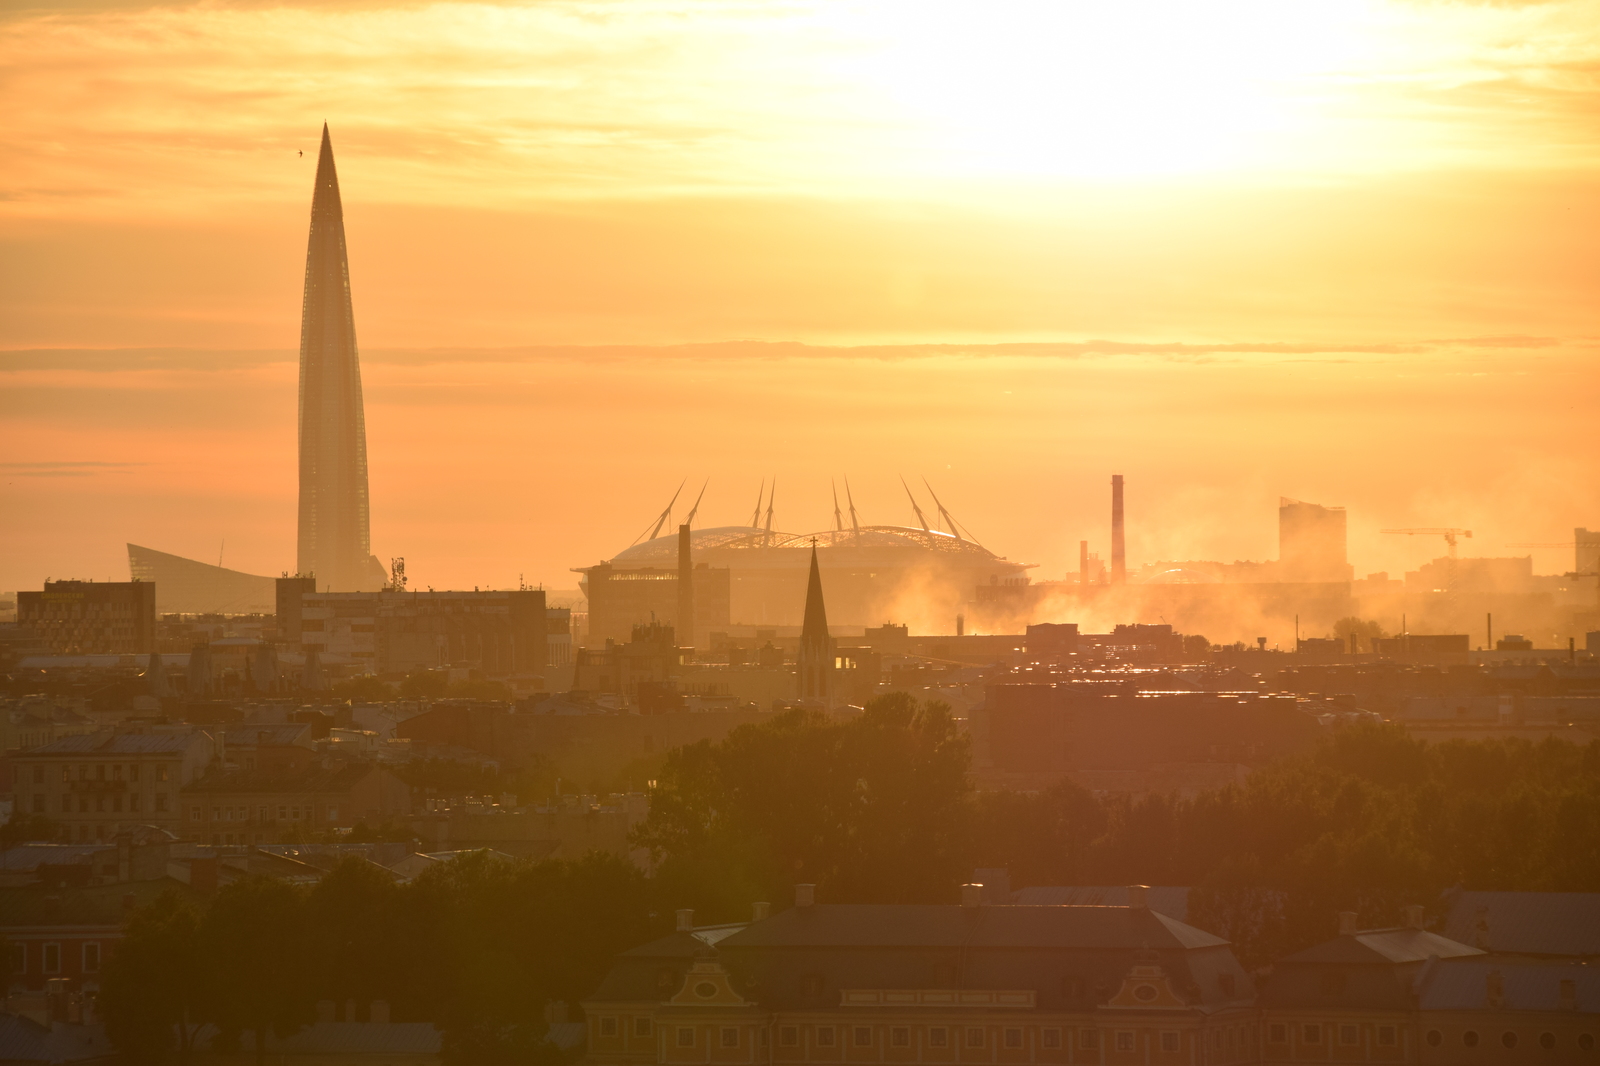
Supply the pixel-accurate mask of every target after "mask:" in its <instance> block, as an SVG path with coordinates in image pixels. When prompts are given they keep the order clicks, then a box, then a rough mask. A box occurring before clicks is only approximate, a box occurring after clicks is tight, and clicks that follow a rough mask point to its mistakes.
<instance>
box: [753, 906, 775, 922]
mask: <svg viewBox="0 0 1600 1066" xmlns="http://www.w3.org/2000/svg"><path fill="white" fill-rule="evenodd" d="M770 917H772V904H770V903H752V904H750V920H751V921H752V922H764V921H766V920H767V919H768V918H770Z"/></svg>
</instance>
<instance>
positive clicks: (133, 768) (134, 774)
mask: <svg viewBox="0 0 1600 1066" xmlns="http://www.w3.org/2000/svg"><path fill="white" fill-rule="evenodd" d="M128 780H129V781H137V780H139V764H138V763H132V764H130V765H129V766H128Z"/></svg>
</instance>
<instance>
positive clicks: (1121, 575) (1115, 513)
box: [1111, 474, 1128, 585]
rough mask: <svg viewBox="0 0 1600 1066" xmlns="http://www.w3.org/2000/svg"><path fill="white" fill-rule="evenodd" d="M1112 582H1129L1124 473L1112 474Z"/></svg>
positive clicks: (1123, 583)
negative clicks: (1124, 516)
mask: <svg viewBox="0 0 1600 1066" xmlns="http://www.w3.org/2000/svg"><path fill="white" fill-rule="evenodd" d="M1111 583H1112V584H1113V585H1126V584H1127V583H1128V549H1127V541H1126V537H1125V533H1124V529H1123V519H1122V475H1121V474H1112V475H1111Z"/></svg>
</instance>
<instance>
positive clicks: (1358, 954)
mask: <svg viewBox="0 0 1600 1066" xmlns="http://www.w3.org/2000/svg"><path fill="white" fill-rule="evenodd" d="M1482 954H1483V952H1482V951H1479V950H1478V949H1477V948H1474V947H1468V946H1467V945H1466V944H1460V943H1457V942H1456V941H1454V940H1450V939H1448V938H1446V937H1442V936H1440V935H1439V934H1438V933H1432V932H1429V931H1428V930H1426V929H1410V928H1401V929H1368V930H1365V931H1364V932H1360V933H1354V934H1351V935H1349V936H1340V937H1335V938H1334V939H1332V940H1325V941H1323V942H1322V943H1320V944H1317V945H1315V946H1313V947H1309V948H1306V949H1305V950H1304V951H1299V952H1296V953H1295V954H1293V955H1290V956H1288V957H1287V958H1284V959H1282V960H1280V964H1282V963H1302V962H1303V963H1347V964H1356V965H1359V964H1363V963H1366V964H1371V963H1382V964H1387V965H1394V964H1397V963H1409V962H1423V961H1424V960H1426V959H1427V958H1428V956H1430V955H1434V956H1437V957H1439V958H1441V959H1453V958H1460V957H1463V956H1468V955H1482Z"/></svg>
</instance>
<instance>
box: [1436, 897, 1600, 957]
mask: <svg viewBox="0 0 1600 1066" xmlns="http://www.w3.org/2000/svg"><path fill="white" fill-rule="evenodd" d="M1480 912H1482V913H1481V919H1482V921H1483V923H1484V924H1485V925H1486V926H1487V928H1486V929H1484V930H1483V931H1482V932H1481V933H1480V931H1479V929H1478V924H1479V921H1480ZM1484 933H1486V934H1487V937H1488V939H1487V941H1483V940H1481V937H1482V935H1483V934H1484ZM1444 934H1445V936H1448V937H1450V938H1451V939H1452V940H1459V941H1461V942H1462V943H1463V944H1477V943H1483V944H1484V946H1485V947H1487V948H1488V949H1489V950H1490V951H1499V952H1511V953H1516V954H1526V955H1600V892H1465V891H1457V892H1453V893H1451V895H1450V910H1449V913H1448V914H1447V915H1446V916H1445V920H1444Z"/></svg>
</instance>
